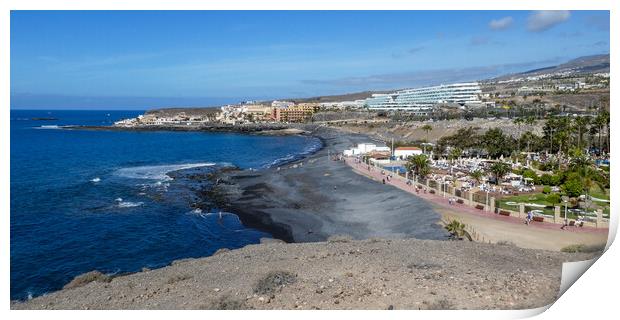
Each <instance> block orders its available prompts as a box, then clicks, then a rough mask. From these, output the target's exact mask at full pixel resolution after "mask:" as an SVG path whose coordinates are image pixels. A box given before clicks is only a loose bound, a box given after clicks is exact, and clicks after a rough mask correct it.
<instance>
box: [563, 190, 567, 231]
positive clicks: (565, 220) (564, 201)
mask: <svg viewBox="0 0 620 320" xmlns="http://www.w3.org/2000/svg"><path fill="white" fill-rule="evenodd" d="M562 202H563V203H564V225H565V226H566V225H568V197H567V196H562Z"/></svg>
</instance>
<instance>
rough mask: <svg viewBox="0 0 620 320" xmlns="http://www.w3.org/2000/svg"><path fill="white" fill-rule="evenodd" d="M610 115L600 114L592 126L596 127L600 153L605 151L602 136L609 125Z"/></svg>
mask: <svg viewBox="0 0 620 320" xmlns="http://www.w3.org/2000/svg"><path fill="white" fill-rule="evenodd" d="M608 118H609V114H608V113H607V112H599V114H598V115H597V116H596V118H594V121H592V124H593V125H595V126H596V128H597V133H598V150H599V153H600V152H602V151H603V143H602V141H601V135H602V133H603V128H604V127H605V125H607V124H608V123H609V119H608Z"/></svg>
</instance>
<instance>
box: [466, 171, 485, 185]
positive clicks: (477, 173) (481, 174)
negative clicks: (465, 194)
mask: <svg viewBox="0 0 620 320" xmlns="http://www.w3.org/2000/svg"><path fill="white" fill-rule="evenodd" d="M469 176H470V177H471V178H472V179H474V181H476V184H480V181H481V180H482V177H484V172H483V171H482V170H475V171H472V172H470V173H469Z"/></svg>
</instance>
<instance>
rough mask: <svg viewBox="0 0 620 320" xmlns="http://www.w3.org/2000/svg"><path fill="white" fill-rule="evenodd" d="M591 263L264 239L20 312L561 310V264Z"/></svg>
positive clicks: (423, 243) (459, 245)
mask: <svg viewBox="0 0 620 320" xmlns="http://www.w3.org/2000/svg"><path fill="white" fill-rule="evenodd" d="M587 258H591V256H590V255H585V254H567V253H560V252H548V251H541V250H528V249H520V248H517V247H514V246H511V245H491V244H483V243H474V242H465V241H433V240H415V239H406V240H380V239H375V240H362V241H352V240H349V239H348V238H346V237H332V238H330V241H327V242H318V243H296V244H286V243H281V242H279V241H278V240H271V239H266V241H265V243H263V244H259V245H249V246H246V247H244V248H242V249H238V250H232V251H226V250H223V251H219V252H218V253H216V254H215V255H214V256H211V257H207V258H201V259H189V260H182V261H177V262H175V263H173V264H172V265H171V266H168V267H165V268H161V269H157V270H146V271H143V272H139V273H135V274H131V275H125V276H120V277H115V278H110V277H107V276H105V275H101V274H97V273H91V274H88V275H86V276H82V277H78V278H76V279H75V280H74V281H73V282H72V283H71V284H70V285H68V286H67V287H66V289H63V290H61V291H58V292H54V293H51V294H48V295H45V296H41V297H37V298H34V299H32V300H30V301H27V302H12V304H11V308H12V309H516V308H533V307H540V306H544V305H547V304H549V303H551V302H553V301H554V300H555V298H556V295H557V293H558V289H559V285H560V277H561V264H562V262H565V261H576V260H584V259H587Z"/></svg>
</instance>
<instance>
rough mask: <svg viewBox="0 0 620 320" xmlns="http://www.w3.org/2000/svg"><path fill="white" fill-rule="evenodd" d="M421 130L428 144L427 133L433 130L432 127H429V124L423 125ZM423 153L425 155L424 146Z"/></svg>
mask: <svg viewBox="0 0 620 320" xmlns="http://www.w3.org/2000/svg"><path fill="white" fill-rule="evenodd" d="M422 130H424V131H426V142H429V141H428V133H429V132H431V131H432V130H433V126H431V125H430V124H425V125H423V126H422ZM424 153H426V145H424Z"/></svg>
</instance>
